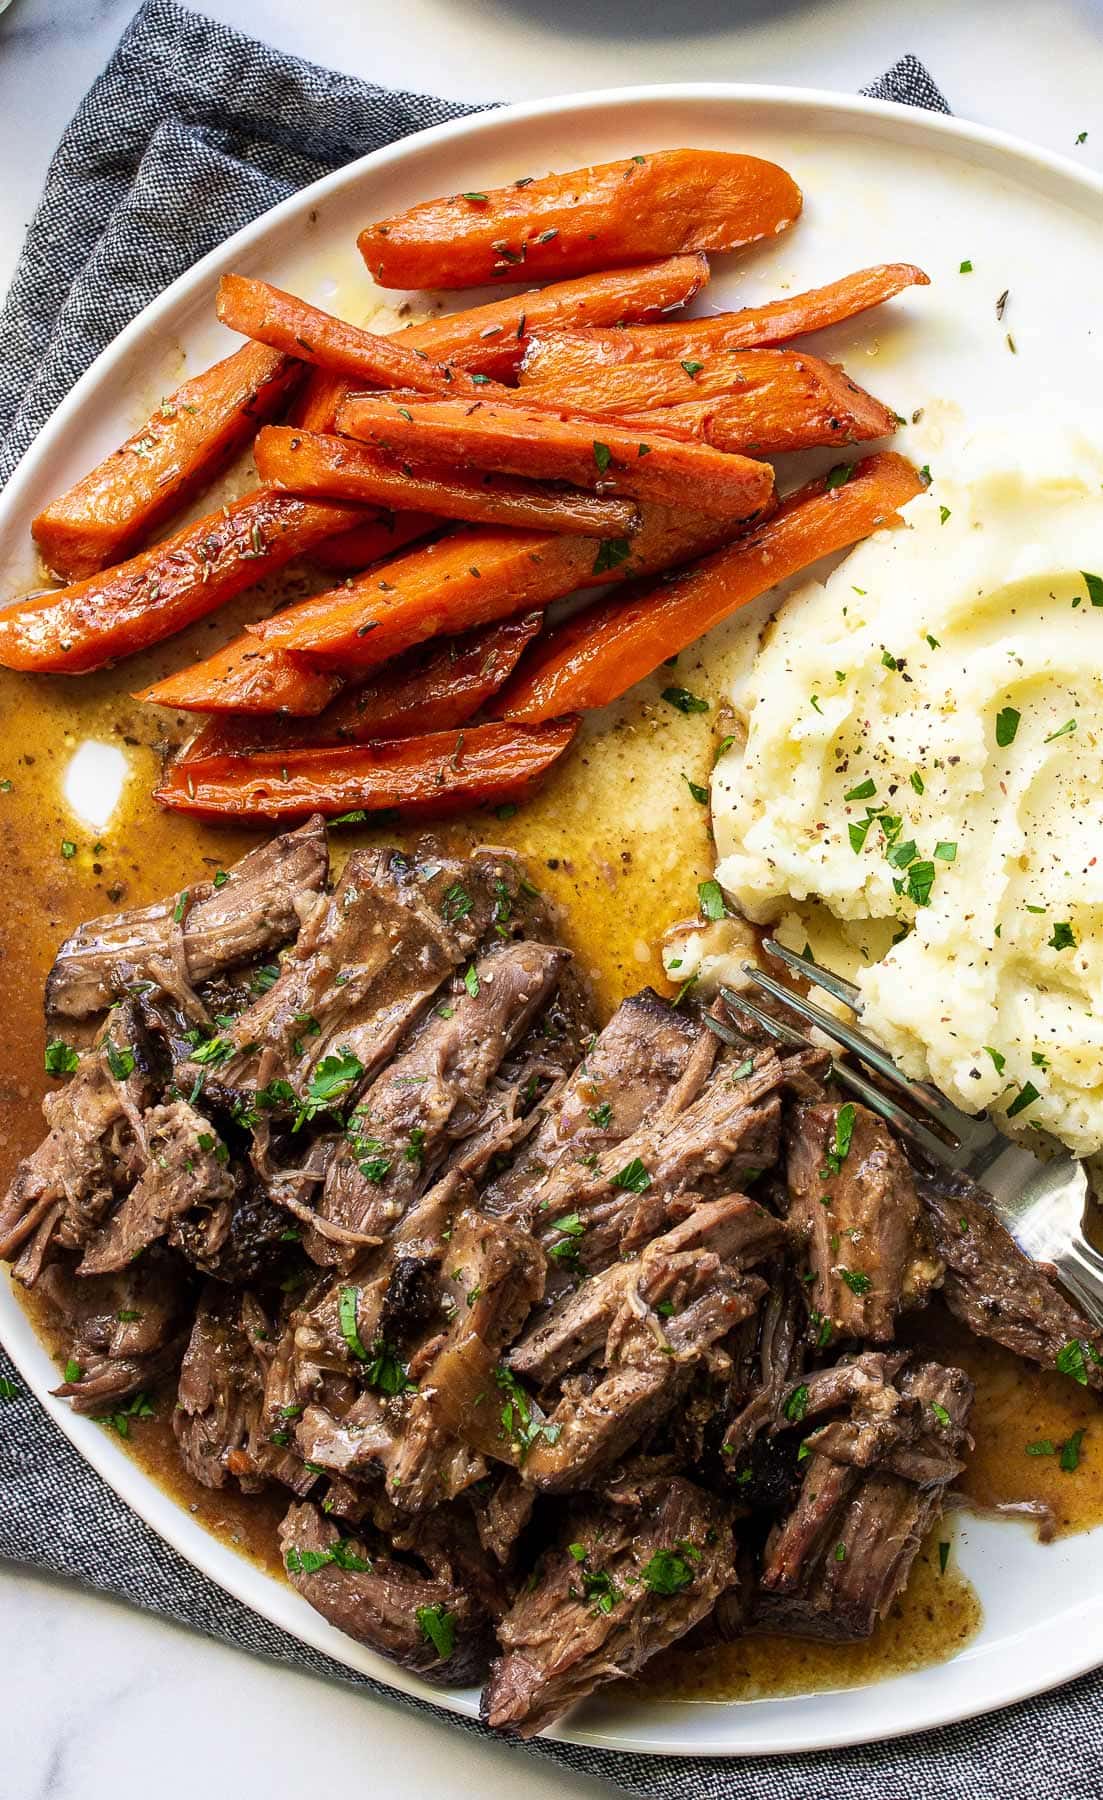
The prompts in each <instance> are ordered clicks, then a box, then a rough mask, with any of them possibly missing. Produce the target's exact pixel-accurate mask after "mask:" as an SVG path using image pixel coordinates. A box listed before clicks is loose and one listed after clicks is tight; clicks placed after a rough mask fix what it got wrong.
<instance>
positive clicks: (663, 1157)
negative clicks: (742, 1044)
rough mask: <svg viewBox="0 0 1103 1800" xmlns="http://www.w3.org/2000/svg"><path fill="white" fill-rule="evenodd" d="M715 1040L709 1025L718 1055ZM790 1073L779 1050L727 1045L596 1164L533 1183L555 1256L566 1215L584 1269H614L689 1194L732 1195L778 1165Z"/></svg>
mask: <svg viewBox="0 0 1103 1800" xmlns="http://www.w3.org/2000/svg"><path fill="white" fill-rule="evenodd" d="M715 1046H716V1039H715V1038H714V1037H713V1035H712V1033H711V1032H707V1031H704V1030H703V1028H702V1029H701V1033H700V1036H699V1038H698V1046H697V1048H698V1049H703V1050H705V1051H706V1052H707V1053H708V1056H709V1058H711V1057H712V1056H713V1055H714V1054H715ZM695 1053H696V1052H695ZM706 1066H707V1065H706ZM690 1072H692V1065H690ZM782 1078H783V1066H782V1063H781V1061H780V1060H779V1058H778V1056H777V1055H776V1053H775V1052H774V1051H773V1050H761V1051H758V1052H755V1053H754V1055H753V1056H751V1055H744V1054H742V1053H741V1052H739V1053H735V1054H732V1053H731V1052H729V1051H727V1050H725V1051H724V1052H723V1053H722V1054H721V1055H720V1056H718V1057H716V1060H715V1064H714V1066H713V1067H712V1069H711V1072H710V1073H709V1074H708V1075H707V1078H706V1079H704V1080H703V1081H702V1082H701V1083H700V1084H693V1085H688V1086H687V1082H688V1081H689V1075H688V1074H687V1076H686V1077H683V1079H682V1080H681V1081H680V1082H679V1083H678V1084H677V1086H676V1087H675V1089H674V1090H673V1091H672V1093H671V1095H670V1096H669V1098H668V1100H667V1101H666V1103H665V1104H664V1105H663V1106H661V1107H659V1108H658V1109H657V1111H656V1113H655V1115H654V1116H653V1117H652V1118H650V1119H648V1120H647V1121H646V1122H645V1123H644V1124H643V1125H641V1126H640V1127H639V1129H638V1130H637V1131H635V1132H634V1133H633V1134H632V1136H631V1137H629V1138H626V1139H625V1140H624V1141H623V1142H622V1143H620V1144H618V1145H616V1146H615V1147H614V1148H612V1149H610V1150H606V1151H604V1152H603V1153H602V1154H600V1155H599V1156H598V1159H597V1163H596V1165H595V1166H594V1167H593V1168H587V1169H581V1168H579V1167H578V1166H577V1165H570V1164H564V1163H560V1164H559V1165H558V1167H557V1168H555V1169H554V1170H552V1171H551V1173H550V1174H549V1175H548V1176H546V1177H545V1178H544V1179H543V1180H537V1181H536V1182H535V1183H534V1184H533V1190H532V1201H531V1203H530V1204H531V1208H532V1211H531V1213H530V1216H532V1217H533V1218H534V1220H538V1221H539V1233H540V1241H541V1242H542V1243H543V1245H544V1247H545V1249H546V1250H548V1251H549V1253H551V1252H554V1251H555V1250H556V1247H557V1246H558V1245H560V1244H561V1243H562V1238H563V1221H564V1220H565V1219H566V1220H569V1221H571V1222H572V1223H571V1224H570V1225H569V1226H568V1230H569V1231H571V1232H573V1234H574V1235H575V1237H576V1239H577V1262H578V1266H579V1267H580V1268H582V1269H585V1270H587V1271H588V1272H594V1271H597V1270H601V1269H604V1268H607V1267H608V1265H609V1264H610V1263H611V1262H613V1261H614V1260H615V1258H616V1257H618V1256H619V1255H622V1254H624V1253H625V1252H629V1251H632V1250H635V1249H637V1248H638V1247H639V1246H640V1245H642V1244H644V1243H646V1241H647V1239H648V1238H650V1237H654V1236H655V1235H656V1234H657V1233H658V1232H660V1231H662V1230H664V1229H665V1228H666V1227H667V1226H668V1225H669V1224H671V1223H672V1222H673V1221H674V1219H675V1218H677V1216H678V1201H679V1199H680V1197H681V1196H683V1195H686V1194H689V1193H693V1194H695V1195H703V1196H711V1195H715V1194H717V1193H722V1192H723V1191H724V1189H725V1187H727V1188H730V1187H731V1185H732V1182H733V1181H737V1180H738V1178H739V1176H740V1175H741V1174H746V1173H747V1171H748V1170H750V1169H760V1168H762V1167H763V1166H764V1165H765V1164H768V1163H770V1162H772V1161H773V1160H774V1158H775V1157H776V1155H777V1143H778V1134H779V1129H780V1119H781V1105H780V1101H779V1099H778V1097H777V1093H776V1089H777V1088H778V1086H779V1085H780V1083H781V1081H782ZM683 1102H684V1103H683Z"/></svg>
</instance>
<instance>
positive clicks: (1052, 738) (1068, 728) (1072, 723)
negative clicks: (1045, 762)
mask: <svg viewBox="0 0 1103 1800" xmlns="http://www.w3.org/2000/svg"><path fill="white" fill-rule="evenodd" d="M1075 730H1076V720H1075V719H1066V720H1065V723H1064V724H1063V725H1062V726H1061V727H1060V728H1059V729H1058V730H1057V731H1051V732H1050V734H1049V736H1048V737H1047V738H1043V739H1042V742H1043V744H1054V743H1056V741H1057V739H1058V738H1063V737H1070V736H1071V735H1072V733H1073V732H1074V731H1075Z"/></svg>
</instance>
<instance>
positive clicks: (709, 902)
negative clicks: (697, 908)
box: [697, 881, 728, 922]
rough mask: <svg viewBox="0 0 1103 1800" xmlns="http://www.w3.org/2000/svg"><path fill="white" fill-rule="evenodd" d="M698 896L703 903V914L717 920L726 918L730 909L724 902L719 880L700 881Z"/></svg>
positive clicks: (707, 917)
mask: <svg viewBox="0 0 1103 1800" xmlns="http://www.w3.org/2000/svg"><path fill="white" fill-rule="evenodd" d="M697 898H698V900H699V901H700V904H701V913H702V916H703V917H704V918H706V919H709V920H712V921H713V922H715V921H716V920H717V919H726V918H727V916H728V909H727V907H726V905H725V904H724V895H723V891H722V889H721V887H720V883H719V882H718V881H700V882H698V884H697Z"/></svg>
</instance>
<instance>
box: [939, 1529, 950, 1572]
mask: <svg viewBox="0 0 1103 1800" xmlns="http://www.w3.org/2000/svg"><path fill="white" fill-rule="evenodd" d="M949 1560H950V1546H949V1544H948V1543H947V1542H946V1539H945V1538H943V1539H942V1540H941V1541H940V1543H939V1546H938V1572H939V1574H940V1575H945V1573H946V1565H947V1563H948V1562H949Z"/></svg>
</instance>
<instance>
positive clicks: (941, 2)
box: [0, 0, 1103, 1800]
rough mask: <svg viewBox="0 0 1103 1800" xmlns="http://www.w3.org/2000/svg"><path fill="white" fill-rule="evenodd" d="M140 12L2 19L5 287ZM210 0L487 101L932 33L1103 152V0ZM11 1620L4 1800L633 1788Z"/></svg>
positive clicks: (936, 66) (848, 63)
mask: <svg viewBox="0 0 1103 1800" xmlns="http://www.w3.org/2000/svg"><path fill="white" fill-rule="evenodd" d="M135 10H136V7H135V0H80V3H79V4H78V0H12V4H11V6H10V8H9V10H8V11H7V12H5V13H3V15H2V16H0V168H2V169H3V171H4V179H3V182H2V183H0V284H2V285H4V286H6V285H7V282H8V279H9V278H10V275H11V272H12V269H13V268H14V265H15V261H16V258H17V256H18V253H19V247H20V244H21V242H22V236H23V232H24V230H25V228H26V225H27V222H28V221H29V219H30V217H31V214H32V212H33V209H34V206H35V203H36V201H37V198H38V194H39V191H40V189H41V186H42V181H43V178H44V175H45V172H46V168H47V165H48V162H49V158H50V155H51V153H52V151H53V148H54V146H55V144H56V142H57V139H58V137H59V135H60V133H61V131H62V130H63V128H64V126H65V124H66V122H67V121H68V119H69V117H70V115H71V113H72V112H73V110H74V109H75V107H76V105H77V104H78V102H79V100H80V99H81V97H82V95H83V94H84V92H85V90H86V89H87V88H88V86H89V85H90V83H91V82H92V81H93V79H94V78H95V76H96V74H97V73H98V71H99V69H100V68H101V67H102V65H103V64H104V62H105V61H106V59H107V58H108V56H109V55H110V53H111V51H112V49H113V48H114V45H115V43H116V41H117V39H118V37H119V35H120V33H121V32H122V30H123V28H124V27H125V25H126V24H127V22H128V21H129V19H130V17H131V15H132V14H133V12H134V11H135ZM204 10H206V11H207V12H209V13H212V14H215V15H216V16H218V17H219V18H222V19H224V20H225V21H226V22H227V23H229V24H233V25H236V26H238V27H240V28H241V29H242V30H245V31H249V32H251V33H253V35H255V36H258V37H263V38H267V39H268V40H269V41H270V42H273V43H275V44H278V45H279V46H281V47H282V48H285V49H287V50H292V51H295V52H297V53H298V54H300V55H302V56H306V57H311V58H313V59H315V60H317V61H325V62H329V63H336V64H338V65H339V66H340V67H342V68H344V69H347V70H349V71H351V72H354V73H356V74H359V75H363V76H367V77H371V78H373V79H375V80H378V81H381V82H388V83H392V84H394V85H400V86H403V87H411V88H420V89H423V90H426V91H435V92H437V93H443V94H447V95H450V96H455V97H458V98H462V99H471V100H477V99H491V98H500V97H513V98H527V97H530V96H537V95H542V94H553V93H562V92H566V91H569V90H571V89H578V88H594V87H600V86H604V85H620V84H626V83H631V82H637V81H652V82H658V81H665V80H695V79H703V78H711V79H722V78H730V79H732V80H742V81H779V82H792V83H798V84H802V85H806V86H815V87H825V88H838V89H842V90H850V91H852V90H854V89H856V88H858V87H860V86H862V85H863V84H864V83H866V82H868V81H871V80H872V79H874V78H875V77H876V76H877V75H878V74H880V73H881V71H882V70H883V69H884V68H885V67H886V66H887V65H888V64H890V63H891V62H893V61H894V60H895V59H896V57H898V56H900V55H901V54H903V52H904V51H907V50H912V51H914V52H915V53H916V54H917V55H919V56H920V57H921V58H922V59H923V60H924V61H925V62H926V64H927V66H928V68H929V69H930V70H931V73H932V74H933V75H934V77H935V79H936V80H937V81H938V82H939V84H940V85H941V87H942V89H943V91H944V92H945V94H946V96H947V98H948V100H949V102H950V104H951V106H952V107H953V109H954V111H955V112H956V113H958V114H960V115H961V116H963V117H965V118H970V119H977V120H980V121H983V122H985V123H988V124H992V125H996V126H999V127H1002V128H1003V129H1005V130H1008V131H1012V132H1015V133H1017V134H1018V135H1020V136H1022V137H1024V138H1029V139H1031V140H1033V141H1034V142H1037V143H1040V144H1044V145H1046V146H1048V147H1049V148H1051V149H1054V150H1058V151H1061V152H1063V153H1065V154H1067V155H1070V156H1075V157H1078V158H1079V159H1081V160H1082V161H1083V162H1084V163H1086V164H1088V165H1090V166H1092V167H1095V168H1103V117H1101V115H1100V105H1099V95H1100V93H1101V92H1103V4H1101V0H1079V3H1077V0H1017V4H1016V5H1015V6H1013V7H1012V6H1009V5H1008V4H1007V0H971V4H970V5H969V6H968V7H964V6H962V5H961V4H960V0H924V4H923V5H922V6H921V7H916V6H915V5H914V0H680V3H679V4H678V5H677V6H674V7H672V6H669V5H668V4H667V0H552V3H551V4H548V3H547V0H403V4H402V7H401V14H400V29H396V20H398V18H399V15H398V14H396V11H395V8H394V7H393V6H392V5H384V4H383V0H326V3H325V4H324V5H323V6H321V7H304V6H303V5H302V4H301V0H207V3H206V6H205V8H204ZM1083 131H1086V132H1087V133H1088V136H1087V139H1086V141H1085V142H1084V143H1083V144H1082V145H1079V146H1078V145H1077V144H1076V138H1077V136H1078V134H1079V133H1080V132H1083ZM0 1616H2V1617H3V1620H4V1642H5V1647H6V1651H7V1654H6V1656H5V1659H4V1660H5V1678H4V1718H5V1722H6V1730H5V1732H4V1734H3V1736H4V1739H5V1740H6V1741H5V1742H4V1743H3V1748H2V1749H0V1800H16V1797H18V1800H40V1797H41V1800H46V1797H47V1796H49V1800H147V1797H148V1795H149V1793H150V1792H151V1791H154V1792H155V1793H156V1794H157V1796H158V1800H185V1797H186V1800H195V1793H196V1785H197V1776H198V1778H199V1781H200V1783H201V1784H202V1788H203V1789H206V1790H209V1789H210V1787H211V1785H212V1780H213V1784H214V1791H215V1792H216V1793H219V1794H221V1793H232V1794H234V1795H235V1796H236V1800H254V1796H255V1797H256V1800H261V1797H262V1796H263V1800H284V1797H285V1796H286V1797H290V1796H292V1795H294V1796H300V1795H302V1794H304V1793H306V1792H308V1791H309V1792H312V1793H332V1792H334V1791H339V1789H340V1788H341V1786H342V1785H344V1784H347V1783H348V1781H349V1779H350V1777H351V1778H352V1780H353V1781H354V1782H355V1785H356V1789H357V1791H358V1792H359V1791H364V1790H366V1791H367V1792H368V1793H369V1794H371V1793H373V1792H374V1791H375V1790H376V1787H377V1781H376V1780H373V1778H372V1774H371V1771H372V1770H376V1771H380V1772H385V1773H386V1774H387V1775H389V1774H390V1773H391V1771H394V1772H395V1773H396V1774H398V1773H399V1771H400V1782H401V1791H402V1794H403V1797H404V1800H441V1796H444V1795H453V1794H459V1793H464V1792H467V1791H470V1790H471V1789H473V1788H475V1786H476V1784H478V1785H479V1787H480V1789H481V1791H482V1792H483V1793H485V1794H487V1795H489V1796H490V1797H491V1800H494V1796H496V1795H498V1794H501V1795H503V1796H504V1795H506V1794H508V1795H509V1796H510V1800H552V1796H553V1794H554V1795H555V1796H557V1797H558V1800H562V1797H563V1796H564V1795H571V1796H577V1797H578V1800H586V1797H587V1796H594V1797H595V1800H596V1797H597V1796H599V1795H601V1794H603V1793H604V1794H611V1793H612V1792H613V1790H612V1789H610V1788H607V1787H606V1786H605V1785H604V1784H603V1783H600V1782H594V1781H587V1780H585V1779H584V1778H582V1777H578V1776H572V1775H569V1774H566V1773H564V1772H563V1771H561V1770H559V1769H558V1768H556V1767H555V1766H554V1765H550V1764H548V1765H545V1764H542V1763H540V1762H539V1761H537V1760H536V1759H533V1758H529V1757H525V1756H522V1755H518V1754H516V1753H515V1752H513V1751H511V1750H509V1749H508V1748H506V1747H504V1746H503V1747H500V1748H499V1747H497V1746H494V1745H484V1744H481V1743H478V1742H474V1741H472V1740H470V1739H466V1738H461V1737H459V1736H457V1734H456V1733H455V1732H453V1731H451V1730H450V1729H449V1728H448V1727H447V1726H445V1725H443V1724H441V1725H436V1724H434V1723H432V1722H430V1721H426V1720H422V1719H418V1720H413V1719H411V1718H410V1717H409V1716H408V1715H406V1714H404V1713H403V1712H401V1711H400V1710H399V1709H398V1708H397V1707H394V1706H391V1705H389V1704H387V1703H385V1702H381V1701H377V1700H373V1699H371V1698H368V1697H366V1696H365V1695H363V1694H359V1693H355V1692H352V1691H349V1690H345V1689H342V1688H339V1687H336V1686H331V1685H329V1684H327V1683H324V1682H322V1681H319V1680H315V1679H313V1678H311V1677H309V1676H306V1675H300V1674H296V1673H293V1672H291V1671H289V1670H284V1669H275V1668H271V1667H269V1666H267V1665H266V1664H263V1663H261V1662H259V1661H255V1660H253V1659H251V1658H249V1657H246V1656H243V1655H240V1654H238V1653H237V1652H235V1651H232V1650H230V1649H226V1648H223V1647H222V1646H220V1645H215V1644H211V1643H208V1642H207V1641H205V1640H204V1639H201V1638H198V1637H195V1636H192V1635H191V1634H189V1633H187V1632H185V1631H182V1630H180V1629H178V1628H176V1627H174V1626H171V1625H169V1624H167V1623H165V1622H163V1621H161V1620H158V1619H151V1618H148V1617H146V1616H144V1615H142V1614H140V1613H138V1612H136V1611H134V1610H132V1609H131V1608H129V1607H126V1606H124V1605H122V1604H116V1603H113V1602H111V1601H109V1600H105V1599H103V1598H100V1597H98V1596H92V1595H88V1594H84V1593H80V1592H76V1591H74V1590H73V1589H71V1588H67V1587H63V1586H61V1585H57V1584H54V1583H51V1582H49V1581H45V1580H42V1579H39V1578H37V1577H32V1576H29V1575H27V1574H26V1573H24V1572H21V1571H18V1570H12V1569H10V1568H7V1567H4V1566H0ZM182 1722H186V1729H185V1730H183V1731H182V1730H181V1724H182ZM365 1756H367V1757H368V1758H370V1760H369V1761H365V1760H364V1759H365ZM365 1771H367V1772H366V1773H365Z"/></svg>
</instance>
